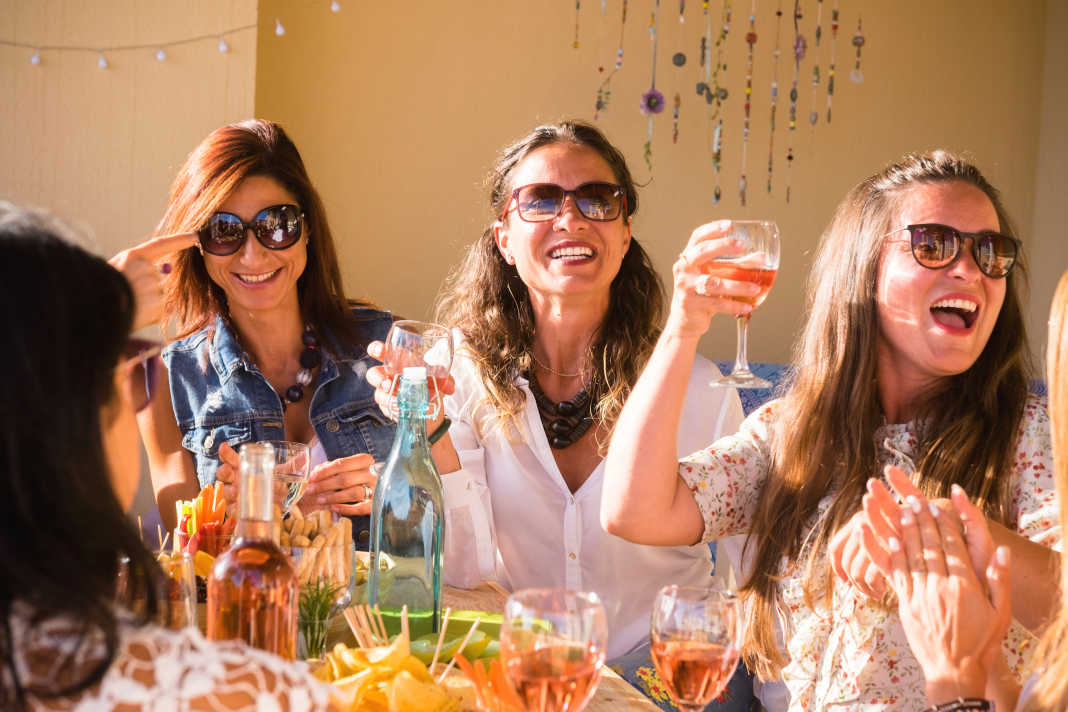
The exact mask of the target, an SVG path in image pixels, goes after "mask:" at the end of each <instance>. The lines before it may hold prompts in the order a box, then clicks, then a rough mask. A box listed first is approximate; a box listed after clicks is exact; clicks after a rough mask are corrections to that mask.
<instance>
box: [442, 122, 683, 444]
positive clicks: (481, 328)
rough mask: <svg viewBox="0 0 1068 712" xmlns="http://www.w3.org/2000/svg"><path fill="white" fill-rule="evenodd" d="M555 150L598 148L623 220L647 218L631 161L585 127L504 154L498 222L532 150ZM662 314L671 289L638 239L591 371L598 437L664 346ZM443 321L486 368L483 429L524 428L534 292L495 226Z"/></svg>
mask: <svg viewBox="0 0 1068 712" xmlns="http://www.w3.org/2000/svg"><path fill="white" fill-rule="evenodd" d="M556 143H571V144H575V145H578V146H585V147H588V148H591V149H593V150H594V151H596V152H597V154H598V155H600V156H601V158H603V159H604V160H605V161H606V162H607V163H608V165H609V166H610V167H611V169H612V173H613V174H614V175H615V179H616V182H617V183H618V184H619V185H620V186H621V187H622V188H623V191H624V193H625V195H626V202H627V206H626V207H627V211H626V215H624V216H623V218H622V219H624V220H626V221H627V222H630V220H631V216H633V215H634V213H635V211H636V210H637V209H638V193H637V190H636V189H635V187H634V180H633V178H632V177H631V174H630V169H629V168H627V163H626V160H625V159H624V158H623V154H622V153H620V152H619V150H618V149H617V148H616V147H615V146H613V145H612V144H611V143H609V141H608V139H607V138H605V136H604V134H602V133H601V132H600V131H599V130H598V129H597V128H595V127H594V126H591V125H590V124H587V123H584V122H581V121H563V122H560V123H557V124H547V125H544V126H538V127H537V128H535V129H534V130H533V131H531V132H530V134H528V135H527V136H525V137H523V138H522V139H520V140H519V141H517V142H516V143H514V144H512V145H511V146H509V147H508V148H506V149H505V150H504V152H503V153H502V154H501V157H500V159H499V160H498V162H497V165H496V167H495V168H494V169H493V172H492V173H491V174H490V176H489V180H488V183H489V186H490V218H491V220H496V218H497V217H498V216H500V215H501V213H502V212H503V211H504V208H505V206H506V205H507V204H508V202H509V201H510V199H511V195H512V190H513V188H514V186H512V184H511V176H512V173H513V172H514V170H515V168H516V166H518V165H519V163H520V162H522V160H523V159H524V158H526V157H527V156H528V155H530V153H532V152H533V151H536V150H537V149H539V148H543V147H545V146H549V145H552V144H556ZM510 219H511V218H510ZM663 310H664V288H663V285H662V284H661V282H660V278H659V277H658V276H657V274H656V271H655V270H654V269H653V265H652V262H651V261H650V259H649V256H648V255H647V254H646V252H645V250H644V249H642V247H641V245H639V244H638V241H637V240H636V239H634V238H633V237H632V238H631V240H630V246H629V248H628V249H627V253H626V254H625V255H624V257H623V262H622V264H621V265H620V268H619V273H618V274H617V275H616V277H615V279H614V280H613V281H612V285H611V296H610V303H609V307H608V312H607V314H606V315H605V319H604V322H603V323H602V324H601V327H600V329H599V331H598V333H597V334H596V335H595V336H594V339H593V341H592V343H591V346H590V356H591V358H590V362H591V363H593V364H595V365H596V369H595V372H594V374H593V376H592V382H591V383H590V384H588V386H587V387H588V388H589V389H591V392H593V393H597V394H598V395H599V399H598V401H597V404H596V415H597V419H598V421H599V424H600V425H602V426H604V427H602V428H600V429H599V430H598V431H599V432H607V431H608V430H610V428H611V426H612V425H613V424H614V423H615V421H616V418H617V417H618V415H619V411H620V409H622V407H623V402H624V401H625V400H626V398H627V396H628V395H629V394H630V390H631V387H632V386H633V385H634V382H635V381H636V380H637V378H638V374H640V373H641V369H642V367H643V366H644V365H645V361H646V360H647V359H648V358H649V354H650V353H651V352H652V349H653V345H654V344H655V343H656V339H657V336H658V335H659V333H660V322H661V319H662V316H663ZM436 318H437V320H438V321H439V322H440V323H443V324H447V325H448V326H450V327H453V328H458V329H459V330H460V331H461V332H462V333H463V335H464V340H465V346H464V348H465V350H466V351H467V353H468V355H470V356H471V357H472V358H473V359H474V361H475V363H476V364H477V366H478V369H479V374H480V375H481V379H482V383H483V385H484V387H485V389H486V393H487V394H488V395H487V398H486V402H485V403H484V405H486V406H488V407H487V408H484V409H481V410H480V412H481V413H485V414H487V415H486V417H485V418H484V419H483V420H480V421H476V424H477V427H479V428H480V429H481V428H484V427H486V426H495V425H504V424H509V423H510V424H516V423H517V422H518V420H517V416H518V414H519V412H520V411H521V410H522V408H523V404H524V403H525V401H526V397H525V395H524V393H523V390H522V389H521V388H520V387H519V386H518V385H516V377H517V376H519V375H520V374H523V373H528V372H530V371H531V368H532V366H533V350H532V349H533V346H534V329H535V326H536V325H535V323H534V310H533V308H532V306H531V301H530V295H529V293H528V292H527V287H526V285H525V284H523V281H522V280H521V279H520V278H519V273H518V272H517V271H516V268H515V267H514V266H512V265H509V264H508V263H507V262H505V260H504V257H502V256H501V253H500V251H499V250H498V249H497V245H496V242H495V240H494V234H493V222H491V223H490V224H489V226H488V227H486V229H485V230H484V231H483V232H482V236H481V237H480V238H479V239H478V240H477V241H476V242H475V243H474V244H472V245H471V246H470V248H468V250H467V254H466V255H465V256H464V258H463V260H462V262H461V263H460V265H459V266H458V267H457V268H456V270H455V271H454V272H453V273H452V274H451V275H450V276H449V277H448V279H447V280H446V283H445V287H444V289H443V291H442V295H441V296H440V298H439V300H438V304H437V316H436ZM599 446H600V448H601V450H602V451H603V450H604V449H605V448H607V446H608V443H607V439H605V441H604V442H600V443H599Z"/></svg>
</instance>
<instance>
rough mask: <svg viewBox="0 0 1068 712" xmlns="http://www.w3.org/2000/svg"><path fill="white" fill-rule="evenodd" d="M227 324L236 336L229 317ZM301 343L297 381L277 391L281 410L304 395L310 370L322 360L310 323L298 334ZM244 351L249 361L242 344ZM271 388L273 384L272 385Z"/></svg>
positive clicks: (308, 382) (316, 366) (308, 381)
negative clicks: (302, 347)
mask: <svg viewBox="0 0 1068 712" xmlns="http://www.w3.org/2000/svg"><path fill="white" fill-rule="evenodd" d="M226 322H227V325H228V326H229V327H230V330H231V332H233V334H234V336H235V337H236V336H237V329H235V328H234V325H233V323H231V322H230V320H229V319H226ZM300 340H301V343H303V344H304V350H303V351H301V352H300V357H299V359H300V370H299V371H297V382H296V383H294V384H293V385H292V386H290V387H289V388H287V389H285V391H284V392H282V393H278V391H275V393H278V397H279V398H280V399H281V401H282V411H283V412H285V409H286V408H287V407H288V406H289V405H290V404H291V403H296V402H297V401H299V400H300V399H301V398H303V397H304V387H305V386H310V385H311V382H312V372H313V371H314V370H315V369H316V368H318V367H319V364H320V363H322V361H323V355H322V354H321V353H320V352H319V340H318V339H316V338H315V330H314V329H312V326H311V324H305V325H304V331H303V332H302V333H301V335H300ZM238 343H241V339H240V338H238ZM241 348H242V350H244V352H245V360H246V361H251V360H252V359H250V358H249V356H248V350H246V349H245V347H244V345H242V346H241ZM272 389H273V386H272Z"/></svg>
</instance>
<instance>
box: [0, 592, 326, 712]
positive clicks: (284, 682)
mask: <svg viewBox="0 0 1068 712" xmlns="http://www.w3.org/2000/svg"><path fill="white" fill-rule="evenodd" d="M30 613H31V611H30V608H29V607H28V606H26V605H25V604H19V603H16V604H15V607H14V610H13V614H12V616H11V632H12V638H13V642H14V649H15V665H16V669H17V670H18V674H19V681H20V682H21V683H22V686H23V688H24V689H32V688H38V689H41V688H43V689H50V688H57V687H63V686H66V685H68V684H69V683H70V682H71V680H72V679H73V676H74V675H77V676H78V677H79V678H81V677H82V676H83V675H84V673H85V671H87V670H91V669H92V668H93V665H94V663H95V662H96V661H98V660H100V659H101V657H102V656H103V651H104V640H103V636H102V635H101V634H99V633H97V634H95V635H93V636H87V638H86V644H85V645H83V646H82V648H81V650H78V651H75V647H76V645H77V641H78V636H79V633H80V631H79V626H78V624H77V622H75V621H72V620H70V619H68V618H53V619H50V620H48V621H45V622H43V623H40V624H38V625H36V626H34V627H32V628H31V627H30V625H29V621H30ZM119 636H120V643H119V649H118V652H117V654H116V656H115V659H114V661H113V662H112V664H111V667H110V668H109V669H108V671H107V673H105V675H104V678H103V679H102V680H101V681H100V682H99V683H97V684H96V685H94V686H93V687H91V688H89V689H88V690H85V691H84V692H82V693H81V694H79V695H77V696H75V697H65V698H60V699H41V698H38V697H34V696H30V698H29V708H30V710H34V712H37V711H44V710H71V711H72V712H133V711H134V710H146V711H153V712H186V711H189V712H192V711H193V710H196V711H197V712H215V711H218V712H227V711H229V710H256V711H257V712H318V711H320V710H334V709H335V708H334V707H333V706H332V705H331V703H330V698H329V695H330V689H329V687H327V686H326V685H324V684H322V683H320V682H318V681H317V680H315V679H314V678H312V677H311V675H309V674H308V673H307V671H306V670H305V669H304V668H303V667H302V664H301V663H289V662H286V661H284V660H282V659H281V658H279V657H276V656H274V655H271V654H269V653H265V652H264V651H262V650H256V649H253V648H250V647H248V646H246V645H244V644H243V643H240V642H236V641H227V642H222V643H216V642H212V641H209V640H207V639H205V638H204V637H203V636H202V635H201V634H200V632H199V631H197V630H196V629H192V628H188V629H186V630H183V631H177V632H176V631H169V630H166V629H163V628H160V627H159V626H155V625H146V626H143V627H137V626H135V625H134V624H133V623H132V622H130V621H129V620H128V619H126V620H124V621H123V622H122V623H120V627H119ZM72 652H75V657H74V659H73V662H72V663H68V662H67V658H68V656H69V655H70V654H71V653H72ZM0 674H3V676H4V678H3V679H4V687H6V688H7V689H9V690H10V689H11V680H10V673H9V672H8V670H7V668H6V666H5V667H4V668H3V672H2V673H0Z"/></svg>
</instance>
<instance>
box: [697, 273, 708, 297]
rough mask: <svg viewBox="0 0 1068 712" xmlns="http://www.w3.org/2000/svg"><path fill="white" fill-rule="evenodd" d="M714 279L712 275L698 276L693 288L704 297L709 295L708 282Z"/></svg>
mask: <svg viewBox="0 0 1068 712" xmlns="http://www.w3.org/2000/svg"><path fill="white" fill-rule="evenodd" d="M711 281H712V275H710V274H702V275H701V276H700V277H698V278H697V283H696V284H694V287H693V290H694V291H695V292H697V293H698V294H700V295H701V296H702V297H707V296H708V283H709V282H711Z"/></svg>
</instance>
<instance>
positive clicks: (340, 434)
mask: <svg viewBox="0 0 1068 712" xmlns="http://www.w3.org/2000/svg"><path fill="white" fill-rule="evenodd" d="M190 232H192V233H196V235H197V238H198V239H197V242H196V244H195V245H194V246H190V247H186V248H185V249H183V250H181V251H180V252H179V253H178V254H177V256H176V258H175V259H174V261H173V264H170V263H168V267H170V268H171V269H169V270H168V271H169V274H167V275H166V277H165V278H163V289H164V300H163V306H162V309H163V313H164V315H165V318H166V319H167V320H173V321H175V322H177V325H178V329H179V337H178V339H177V340H176V341H174V342H173V343H171V344H169V345H168V346H167V348H166V349H165V350H164V352H163V360H164V362H165V364H166V366H167V370H168V374H169V381H170V389H169V392H164V393H162V394H161V397H160V398H158V399H157V400H156V402H154V404H153V406H152V408H150V409H148V410H146V411H145V413H143V414H142V415H141V417H140V418H139V423H140V426H141V433H142V438H143V440H144V443H145V449H146V451H147V452H148V458H149V464H150V468H151V472H152V482H153V486H154V489H155V492H156V500H157V504H158V505H159V509H160V514H161V516H162V517H163V521H164V522H165V523H167V525H168V526H174V524H175V521H174V518H175V510H174V502H175V500H178V499H191V498H192V497H195V496H196V494H197V491H198V490H199V489H200V487H202V486H204V485H207V484H210V483H212V482H214V481H215V480H216V479H219V480H221V481H223V482H225V483H226V488H225V491H226V494H227V497H228V498H229V499H231V500H232V499H233V498H234V496H235V489H236V488H235V486H234V485H235V475H236V466H237V455H236V453H235V451H234V449H235V448H236V446H237V445H238V444H239V443H242V442H246V441H260V440H290V441H297V442H302V443H308V444H309V445H310V446H311V456H312V466H313V471H312V475H311V478H310V484H309V485H308V488H307V491H306V492H305V494H304V498H303V499H302V500H301V508H302V509H323V508H329V509H331V510H333V511H334V512H335V513H337V514H340V515H346V516H350V517H353V518H354V521H353V534H354V538H355V539H356V542H357V545H358V546H359V545H361V544H362V545H363V548H366V546H367V537H366V532H367V530H368V528H369V525H368V517H367V515H368V514H369V512H370V506H371V502H370V499H371V495H372V493H373V491H374V485H375V476H374V475H373V474H372V473H371V471H370V469H369V468H370V466H371V464H372V463H373V462H374V461H375V460H376V459H379V460H381V459H384V458H385V456H386V455H387V454H388V452H389V448H390V446H391V444H392V442H393V433H394V425H393V424H392V423H391V422H390V421H389V420H388V418H386V417H385V416H384V415H383V414H382V413H381V412H379V410H378V408H377V407H376V406H375V403H374V397H373V391H372V389H371V388H370V387H369V386H368V385H367V383H366V381H365V379H364V373H365V372H366V370H367V369H368V368H369V367H370V366H371V365H372V364H373V363H374V361H373V360H372V359H370V358H369V357H368V356H367V354H366V347H367V344H368V343H370V342H371V341H373V340H376V339H379V340H380V339H382V338H384V337H385V335H386V332H387V331H388V330H389V326H390V324H391V322H392V318H391V316H390V315H389V314H387V313H385V312H381V311H378V310H376V309H374V308H372V307H371V306H370V305H368V304H366V303H362V302H350V301H349V300H348V299H347V298H346V296H345V293H344V290H343V288H342V284H341V272H340V269H339V268H338V263H337V255H336V253H335V250H334V241H333V237H332V235H331V232H330V227H329V225H328V223H327V219H326V213H325V211H324V209H323V205H322V202H321V201H320V199H319V195H318V193H317V192H316V190H315V188H314V187H313V186H312V184H311V181H310V179H309V178H308V174H307V171H306V170H305V168H304V163H303V161H302V160H301V157H300V154H299V153H298V152H297V148H296V146H294V145H293V142H292V141H290V139H289V137H288V136H287V135H286V134H285V132H284V131H283V130H282V128H281V127H280V126H278V125H277V124H274V123H272V122H270V121H263V120H259V119H254V120H250V121H244V122H242V123H238V124H231V125H228V126H223V127H222V128H219V129H216V130H215V131H213V132H212V133H211V134H210V135H209V136H208V137H207V138H206V139H204V141H203V142H202V143H201V144H200V145H199V146H197V148H196V149H194V151H193V152H192V153H191V154H190V155H189V158H188V159H187V160H186V162H185V165H183V166H182V169H181V170H180V171H179V172H178V176H177V178H176V179H175V182H174V186H173V188H172V190H171V198H170V203H169V204H168V206H167V211H166V213H165V214H164V216H163V219H162V220H161V221H160V224H159V227H158V229H157V233H158V234H161V235H170V234H180V233H190ZM134 249H135V250H136V249H139V248H134ZM220 462H221V464H220Z"/></svg>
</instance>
